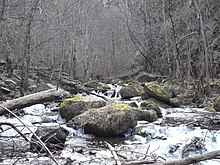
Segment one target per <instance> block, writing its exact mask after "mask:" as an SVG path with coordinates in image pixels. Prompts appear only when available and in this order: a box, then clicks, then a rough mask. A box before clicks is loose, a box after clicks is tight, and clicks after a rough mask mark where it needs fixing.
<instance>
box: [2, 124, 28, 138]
mask: <svg viewBox="0 0 220 165" xmlns="http://www.w3.org/2000/svg"><path fill="white" fill-rule="evenodd" d="M2 125H9V126H11V127H12V128H13V129H14V130H15V131H16V132H17V133H19V135H21V136H22V137H23V138H24V139H25V140H26V141H27V142H29V140H28V139H27V137H26V136H25V135H24V134H23V133H22V132H21V131H20V130H19V129H17V128H16V126H14V125H13V124H12V123H6V122H1V123H0V129H1V130H2V132H3V129H2V128H1V126H2Z"/></svg>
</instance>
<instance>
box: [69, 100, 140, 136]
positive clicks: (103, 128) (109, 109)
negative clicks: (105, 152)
mask: <svg viewBox="0 0 220 165" xmlns="http://www.w3.org/2000/svg"><path fill="white" fill-rule="evenodd" d="M73 122H74V123H77V124H79V125H80V126H82V127H83V128H84V131H85V133H87V134H93V135H96V136H101V137H113V136H120V135H123V134H124V133H126V132H127V131H128V130H129V128H134V127H135V126H136V124H137V119H136V116H135V114H134V113H133V111H132V107H130V106H128V105H127V104H122V103H113V104H109V105H107V106H105V107H102V108H97V109H89V110H88V111H86V112H84V113H83V114H81V115H78V116H76V117H74V118H73Z"/></svg>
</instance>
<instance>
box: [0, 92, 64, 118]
mask: <svg viewBox="0 0 220 165" xmlns="http://www.w3.org/2000/svg"><path fill="white" fill-rule="evenodd" d="M65 92H66V91H64V90H62V89H59V90H55V89H51V90H46V91H42V92H38V93H34V94H30V95H27V96H23V97H19V98H17V99H14V100H9V101H7V102H4V103H2V104H0V115H4V114H6V113H7V111H6V110H5V109H4V108H2V107H5V108H8V109H10V110H11V111H12V110H15V109H21V108H25V107H28V106H31V105H34V104H39V103H44V102H50V101H55V100H59V99H61V96H62V95H63V94H64V93H65Z"/></svg>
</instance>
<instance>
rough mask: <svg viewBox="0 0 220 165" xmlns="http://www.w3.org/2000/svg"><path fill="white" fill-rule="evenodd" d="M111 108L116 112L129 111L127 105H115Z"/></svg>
mask: <svg viewBox="0 0 220 165" xmlns="http://www.w3.org/2000/svg"><path fill="white" fill-rule="evenodd" d="M113 106H114V108H115V109H117V110H122V111H128V110H129V108H128V105H127V104H122V103H115V104H114V105H113Z"/></svg>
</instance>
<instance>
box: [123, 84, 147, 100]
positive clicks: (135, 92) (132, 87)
mask: <svg viewBox="0 0 220 165" xmlns="http://www.w3.org/2000/svg"><path fill="white" fill-rule="evenodd" d="M119 92H120V94H121V97H122V99H130V98H132V97H137V96H142V95H143V93H144V91H143V87H142V86H141V84H140V83H138V82H132V83H129V84H128V85H127V86H123V87H122V88H121V89H120V91H119ZM148 98H149V97H148Z"/></svg>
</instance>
